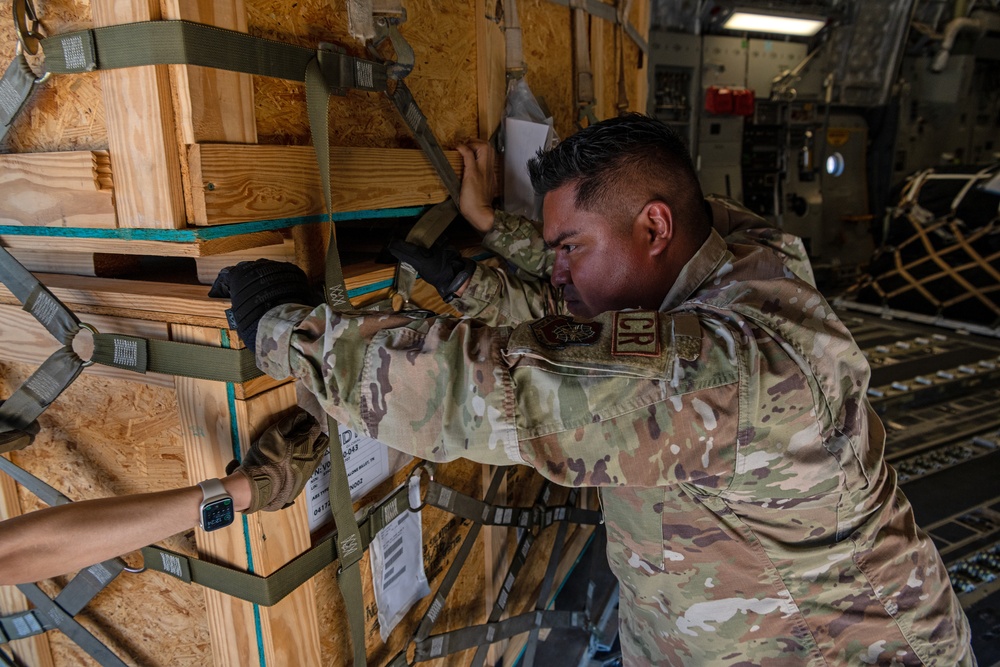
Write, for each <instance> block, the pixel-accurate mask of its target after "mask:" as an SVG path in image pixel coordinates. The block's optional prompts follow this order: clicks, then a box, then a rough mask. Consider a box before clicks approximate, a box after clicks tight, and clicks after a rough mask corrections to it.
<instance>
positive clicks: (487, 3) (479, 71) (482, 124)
mask: <svg viewBox="0 0 1000 667" xmlns="http://www.w3.org/2000/svg"><path fill="white" fill-rule="evenodd" d="M497 6H498V3H496V2H495V0H476V86H477V93H478V98H479V103H478V107H479V138H480V139H489V138H490V137H491V136H493V133H494V132H496V130H497V128H498V127H499V126H500V120H501V118H502V117H503V110H504V103H505V101H506V97H507V76H506V67H507V61H506V58H507V45H506V42H505V40H504V35H503V31H502V30H501V29H500V23H499V21H500V19H499V17H497V16H496V7H497Z"/></svg>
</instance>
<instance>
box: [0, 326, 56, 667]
mask: <svg viewBox="0 0 1000 667" xmlns="http://www.w3.org/2000/svg"><path fill="white" fill-rule="evenodd" d="M4 348H5V349H6V336H4ZM2 456H6V457H7V458H10V455H9V454H3V455H2ZM21 514H22V509H21V501H20V498H19V497H18V491H17V483H16V482H15V481H14V480H13V479H11V478H10V477H8V476H7V475H6V474H3V473H0V521H4V520H6V519H11V518H13V517H15V516H20V515H21ZM30 608H31V605H30V604H29V603H28V600H27V598H25V597H24V595H22V594H21V592H20V591H19V590H17V589H16V588H14V587H13V586H0V614H2V615H4V616H6V615H8V614H14V613H16V612H19V611H27V610H28V609H30ZM8 646H9V650H10V651H12V652H13V654H14V661H15V664H19V665H34V666H36V667H53V666H54V664H55V663H54V662H53V660H52V649H51V648H50V647H49V635H48V633H44V634H40V635H35V636H34V637H27V638H25V639H18V640H16V641H13V642H10V644H9V645H8Z"/></svg>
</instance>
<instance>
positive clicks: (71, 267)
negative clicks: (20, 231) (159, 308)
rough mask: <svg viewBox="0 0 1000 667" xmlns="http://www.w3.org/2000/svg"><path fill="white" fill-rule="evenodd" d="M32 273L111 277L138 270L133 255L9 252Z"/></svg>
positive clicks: (24, 250)
mask: <svg viewBox="0 0 1000 667" xmlns="http://www.w3.org/2000/svg"><path fill="white" fill-rule="evenodd" d="M9 252H10V254H11V255H13V256H14V259H16V260H17V261H18V262H20V263H21V265H22V266H23V267H24V268H26V269H28V270H29V271H31V272H32V273H68V274H72V275H76V276H103V277H112V276H117V275H122V274H124V273H128V272H132V271H137V270H138V269H139V258H138V257H136V256H135V255H109V254H106V253H96V252H91V253H83V252H52V251H50V250H35V249H30V250H26V249H16V250H10V251H9Z"/></svg>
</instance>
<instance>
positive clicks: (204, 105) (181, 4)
mask: <svg viewBox="0 0 1000 667" xmlns="http://www.w3.org/2000/svg"><path fill="white" fill-rule="evenodd" d="M161 4H162V7H163V15H164V16H163V17H164V18H165V19H180V20H184V21H193V22H195V23H202V24H205V25H213V26H216V27H219V28H226V29H228V30H236V31H239V32H246V31H247V16H246V8H245V7H244V3H243V0H162V2H161ZM170 76H171V78H172V80H173V82H174V91H175V94H176V100H177V131H178V135H179V136H180V140H181V142H182V143H184V144H194V143H198V142H202V141H220V142H226V143H238V144H255V143H257V125H256V121H255V120H254V115H253V112H254V108H253V104H254V102H253V77H252V76H251V75H249V74H241V73H239V72H228V71H225V70H220V69H213V68H210V67H193V66H188V65H171V66H170Z"/></svg>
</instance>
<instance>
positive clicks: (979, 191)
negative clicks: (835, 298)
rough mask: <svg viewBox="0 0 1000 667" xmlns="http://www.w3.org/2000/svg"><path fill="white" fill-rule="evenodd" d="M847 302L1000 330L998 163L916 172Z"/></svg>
mask: <svg viewBox="0 0 1000 667" xmlns="http://www.w3.org/2000/svg"><path fill="white" fill-rule="evenodd" d="M895 201H898V204H896V205H895V207H894V208H892V209H890V210H889V212H888V213H887V220H886V227H885V234H884V240H883V242H882V245H881V246H880V247H879V248H878V250H876V251H875V254H874V256H873V257H872V261H871V263H870V264H869V267H868V273H867V274H864V275H862V276H861V278H859V279H858V282H857V283H855V284H854V285H853V286H852V287H850V288H849V289H848V291H847V293H846V294H845V295H844V296H845V297H846V298H847V299H849V300H854V301H857V302H859V303H868V304H874V305H877V306H881V307H883V308H890V309H893V310H899V311H906V312H910V313H917V314H920V315H927V316H931V317H936V318H943V319H948V320H955V321H959V322H969V323H973V324H979V325H985V326H987V327H993V328H996V327H998V326H1000V164H994V165H992V166H989V167H986V168H983V167H951V168H935V169H927V170H925V171H921V172H918V173H916V174H914V175H913V176H911V177H909V178H908V179H907V180H906V181H905V182H904V183H903V184H902V186H901V187H900V188H898V198H896V199H895Z"/></svg>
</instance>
